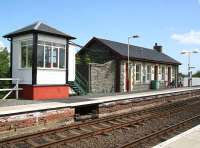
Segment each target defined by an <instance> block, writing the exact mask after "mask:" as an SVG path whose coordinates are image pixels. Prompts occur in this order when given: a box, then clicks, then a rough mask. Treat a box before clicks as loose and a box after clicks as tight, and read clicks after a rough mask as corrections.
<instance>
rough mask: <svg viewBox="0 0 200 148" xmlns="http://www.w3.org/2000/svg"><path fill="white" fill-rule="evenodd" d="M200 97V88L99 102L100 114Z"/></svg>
mask: <svg viewBox="0 0 200 148" xmlns="http://www.w3.org/2000/svg"><path fill="white" fill-rule="evenodd" d="M199 97H200V90H195V91H185V92H180V93H179V92H177V93H173V94H163V95H156V96H147V97H141V98H134V99H125V100H120V101H113V102H107V103H102V104H99V107H98V116H99V117H105V116H110V115H114V114H121V113H127V112H132V111H137V110H141V109H145V108H149V107H154V106H159V105H162V104H164V103H168V102H169V101H181V100H186V99H193V98H197V99H198V98H199Z"/></svg>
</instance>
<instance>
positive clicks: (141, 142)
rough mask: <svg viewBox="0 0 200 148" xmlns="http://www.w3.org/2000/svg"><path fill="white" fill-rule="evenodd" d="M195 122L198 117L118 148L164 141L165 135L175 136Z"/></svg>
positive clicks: (199, 116) (199, 117)
mask: <svg viewBox="0 0 200 148" xmlns="http://www.w3.org/2000/svg"><path fill="white" fill-rule="evenodd" d="M195 120H200V115H197V116H195V117H192V118H189V119H186V120H184V121H181V122H179V123H176V124H174V125H171V126H169V127H166V128H164V129H160V130H157V131H154V132H152V133H151V134H149V135H146V136H144V137H141V138H139V139H135V140H133V141H131V142H129V143H127V144H125V145H123V146H120V147H119V148H130V147H136V146H137V145H142V144H144V143H145V142H148V141H149V140H152V139H153V138H159V139H162V137H164V138H163V139H166V135H167V134H169V133H170V134H173V132H175V133H176V134H177V132H179V130H180V128H184V127H185V126H186V125H187V124H191V122H194V121H195ZM177 130H178V131H177Z"/></svg>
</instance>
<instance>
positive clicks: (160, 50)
mask: <svg viewBox="0 0 200 148" xmlns="http://www.w3.org/2000/svg"><path fill="white" fill-rule="evenodd" d="M153 49H154V50H156V51H158V52H161V53H162V46H160V45H158V44H157V43H155V45H154V46H153Z"/></svg>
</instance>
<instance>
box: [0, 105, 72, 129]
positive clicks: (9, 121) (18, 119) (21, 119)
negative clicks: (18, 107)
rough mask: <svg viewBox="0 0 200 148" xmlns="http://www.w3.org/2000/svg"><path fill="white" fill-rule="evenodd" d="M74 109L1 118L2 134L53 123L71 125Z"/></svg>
mask: <svg viewBox="0 0 200 148" xmlns="http://www.w3.org/2000/svg"><path fill="white" fill-rule="evenodd" d="M74 114H75V109H74V108H62V109H54V110H47V111H34V112H30V113H18V114H16V115H4V116H0V132H2V131H8V130H17V129H19V128H26V127H31V126H38V125H45V124H49V123H51V122H60V121H62V122H65V123H71V122H73V120H74Z"/></svg>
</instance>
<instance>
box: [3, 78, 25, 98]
mask: <svg viewBox="0 0 200 148" xmlns="http://www.w3.org/2000/svg"><path fill="white" fill-rule="evenodd" d="M0 81H15V82H16V84H15V85H14V87H13V88H0V92H8V93H7V94H6V95H5V96H3V98H1V99H2V100H5V99H6V98H7V97H8V96H9V95H10V94H11V93H12V92H13V91H15V96H16V99H18V98H19V90H22V88H19V81H20V80H19V79H17V78H0Z"/></svg>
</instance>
